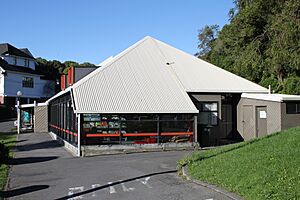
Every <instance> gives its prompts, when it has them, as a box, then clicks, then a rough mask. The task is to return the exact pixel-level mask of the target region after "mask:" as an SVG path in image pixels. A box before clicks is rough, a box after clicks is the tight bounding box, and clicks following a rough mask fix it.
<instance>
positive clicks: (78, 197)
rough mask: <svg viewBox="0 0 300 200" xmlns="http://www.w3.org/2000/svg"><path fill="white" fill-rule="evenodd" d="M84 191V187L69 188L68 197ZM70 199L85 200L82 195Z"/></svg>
mask: <svg viewBox="0 0 300 200" xmlns="http://www.w3.org/2000/svg"><path fill="white" fill-rule="evenodd" d="M83 190H84V187H83V186H79V187H73V188H69V192H68V196H70V195H73V194H76V193H78V192H83ZM69 199H70V200H76V199H83V196H81V195H80V196H77V197H72V198H69Z"/></svg>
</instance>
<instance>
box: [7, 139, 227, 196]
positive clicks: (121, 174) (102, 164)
mask: <svg viewBox="0 0 300 200" xmlns="http://www.w3.org/2000/svg"><path fill="white" fill-rule="evenodd" d="M18 140H19V142H18V143H17V149H16V156H15V158H14V159H12V160H11V165H12V168H11V173H10V182H9V189H8V191H6V192H4V193H3V194H2V196H4V197H7V198H9V199H31V200H34V199H125V200H126V199H128V200H134V199H143V200H144V199H163V200H168V199H176V200H180V199H189V200H192V199H195V200H196V199H197V200H201V199H202V200H205V199H206V200H208V199H210V200H211V199H214V200H217V199H228V197H226V196H224V195H222V194H220V193H217V192H215V191H212V190H210V189H208V188H206V187H202V186H199V185H196V184H194V183H191V182H187V181H184V180H182V179H181V178H179V177H177V174H176V166H177V164H176V162H177V160H178V159H180V158H181V157H182V156H184V155H186V154H188V153H189V152H186V151H178V152H156V153H135V154H123V155H110V156H96V157H85V158H74V157H72V156H71V155H70V154H69V153H68V152H67V151H66V150H65V149H64V148H63V147H61V146H60V145H59V144H58V143H57V142H56V141H52V140H51V138H50V136H49V135H48V134H34V133H30V134H21V135H20V136H19V138H18Z"/></svg>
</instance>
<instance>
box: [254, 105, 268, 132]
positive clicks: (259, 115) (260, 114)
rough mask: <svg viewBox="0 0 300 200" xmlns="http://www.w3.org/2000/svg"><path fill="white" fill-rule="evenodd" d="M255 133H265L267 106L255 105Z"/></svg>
mask: <svg viewBox="0 0 300 200" xmlns="http://www.w3.org/2000/svg"><path fill="white" fill-rule="evenodd" d="M256 135H257V137H262V136H265V135H267V107H266V106H259V107H256Z"/></svg>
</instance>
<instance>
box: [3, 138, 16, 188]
mask: <svg viewBox="0 0 300 200" xmlns="http://www.w3.org/2000/svg"><path fill="white" fill-rule="evenodd" d="M15 142H16V135H14V134H12V133H0V144H1V146H2V147H1V150H0V151H1V154H2V155H1V156H3V155H4V156H5V157H3V158H1V160H2V161H1V164H0V190H1V191H2V190H3V189H4V187H5V185H6V182H7V176H8V171H9V165H8V164H7V162H6V161H7V159H8V158H10V157H12V156H13V152H12V151H10V150H11V149H12V148H13V147H14V146H15ZM3 146H4V147H3Z"/></svg>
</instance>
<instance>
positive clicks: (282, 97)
mask: <svg viewBox="0 0 300 200" xmlns="http://www.w3.org/2000/svg"><path fill="white" fill-rule="evenodd" d="M241 97H242V98H247V99H255V100H261V101H273V102H281V103H282V102H285V101H300V95H286V94H258V95H257V94H249V93H243V94H242V96H241Z"/></svg>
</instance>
